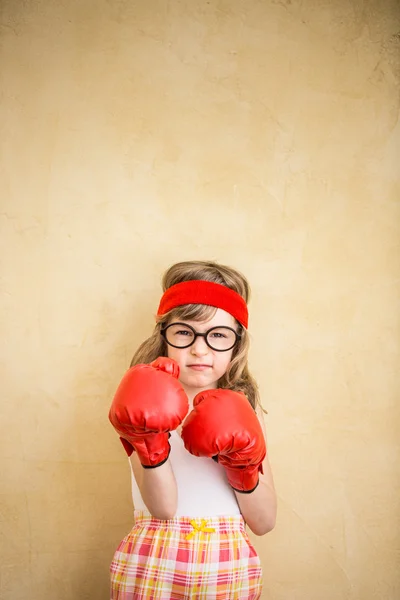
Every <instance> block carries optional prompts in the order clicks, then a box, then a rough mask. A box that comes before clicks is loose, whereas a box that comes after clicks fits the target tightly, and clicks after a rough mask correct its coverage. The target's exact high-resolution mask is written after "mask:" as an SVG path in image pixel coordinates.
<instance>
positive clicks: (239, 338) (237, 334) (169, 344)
mask: <svg viewBox="0 0 400 600" xmlns="http://www.w3.org/2000/svg"><path fill="white" fill-rule="evenodd" d="M172 325H183V326H184V327H188V328H189V329H191V330H192V331H193V334H194V338H193V341H192V342H190V344H188V345H187V346H175V345H174V344H171V343H170V342H169V341H168V340H167V334H166V331H167V329H169V328H170V327H172ZM213 329H229V330H230V331H233V333H234V334H235V341H234V343H233V345H232V346H230V348H226V350H219V349H218V348H213V347H212V346H210V344H209V342H208V341H207V336H208V334H209V333H210V331H213ZM160 334H161V336H162V337H163V338H164V340H165V342H166V343H167V344H168V346H172V348H177V349H178V350H184V349H185V348H190V346H193V344H194V343H195V341H196V340H197V338H198V337H202V338H204V341H205V343H206V344H207V346H208V347H209V348H211V350H214V352H228V351H229V350H232V349H233V348H234V347H235V346H236V344H237V343H238V342H239V340H241V338H242V334H241V333H239V332H237V331H236V330H235V329H233V327H228V326H227V325H216V326H215V327H211V328H210V329H208V331H205V332H204V333H199V332H198V331H196V330H195V328H194V327H192V326H191V325H188V324H187V323H182V322H181V321H176V322H174V323H170V324H169V325H167V326H166V327H163V328H162V329H160Z"/></svg>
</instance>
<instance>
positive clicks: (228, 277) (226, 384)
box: [131, 260, 266, 412]
mask: <svg viewBox="0 0 400 600" xmlns="http://www.w3.org/2000/svg"><path fill="white" fill-rule="evenodd" d="M193 279H201V280H204V281H212V282H214V283H219V284H221V285H225V286H226V287H228V288H231V289H232V290H234V291H235V292H237V293H238V294H239V295H240V296H242V297H243V298H244V300H245V301H246V303H248V301H249V299H250V286H249V283H248V281H247V279H246V278H245V277H244V275H242V273H240V272H239V271H237V270H236V269H233V268H231V267H227V266H226V265H221V264H218V263H216V262H212V261H200V260H196V261H184V262H179V263H176V264H174V265H172V266H171V267H170V268H169V269H168V270H167V271H166V272H165V273H164V276H163V278H162V289H163V292H165V291H166V290H167V289H168V288H170V287H171V286H173V285H175V284H177V283H182V282H184V281H192V280H193ZM216 310H217V309H216V308H214V307H213V306H206V305H204V304H186V305H185V306H178V307H177V308H174V309H173V310H171V311H169V312H168V313H166V314H165V315H162V316H158V317H157V319H156V320H157V322H156V326H155V329H154V331H153V334H152V335H151V336H150V337H149V338H148V339H147V340H145V341H144V342H143V343H142V344H141V345H140V346H139V348H138V349H137V351H136V352H135V354H134V356H133V358H132V361H131V367H132V366H134V365H137V364H142V363H150V362H152V361H153V360H155V359H156V358H157V357H158V356H167V344H166V342H165V340H164V338H163V337H162V335H161V333H160V332H161V329H162V328H163V327H164V326H165V325H166V324H167V323H168V322H173V321H182V320H183V321H185V320H193V321H206V320H209V319H211V318H212V317H213V315H214V314H215V312H216ZM238 325H239V327H240V329H241V337H240V339H239V342H238V343H237V344H236V346H235V347H234V349H233V353H232V360H231V362H230V364H229V366H228V369H227V371H226V373H225V374H224V375H223V376H222V377H221V379H220V380H219V381H218V387H219V388H226V389H230V390H234V391H238V392H243V393H244V394H245V395H246V396H247V398H248V400H249V402H250V404H251V406H252V407H253V408H254V409H255V408H256V406H257V405H259V406H260V407H261V404H260V399H259V392H258V386H257V383H256V381H255V380H254V378H253V377H252V375H251V374H250V371H249V368H248V351H249V345H250V341H249V334H248V332H247V331H246V329H244V328H243V327H242V326H241V325H240V324H238ZM261 408H262V407H261ZM262 410H264V409H263V408H262ZM264 412H266V411H264Z"/></svg>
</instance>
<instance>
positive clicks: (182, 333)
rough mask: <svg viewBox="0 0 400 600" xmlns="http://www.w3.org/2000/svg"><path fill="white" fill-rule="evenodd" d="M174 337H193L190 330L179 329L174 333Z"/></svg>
mask: <svg viewBox="0 0 400 600" xmlns="http://www.w3.org/2000/svg"><path fill="white" fill-rule="evenodd" d="M174 335H193V333H192V332H191V331H190V329H178V331H174Z"/></svg>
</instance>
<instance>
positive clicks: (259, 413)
mask: <svg viewBox="0 0 400 600" xmlns="http://www.w3.org/2000/svg"><path fill="white" fill-rule="evenodd" d="M255 411H256V415H257V417H258V420H259V421H260V425H261V428H262V430H263V433H264V436H265V437H267V431H266V427H265V420H264V415H265V413H264V412H263V410H262V408H261V406H260V405H259V404H257V406H256V408H255Z"/></svg>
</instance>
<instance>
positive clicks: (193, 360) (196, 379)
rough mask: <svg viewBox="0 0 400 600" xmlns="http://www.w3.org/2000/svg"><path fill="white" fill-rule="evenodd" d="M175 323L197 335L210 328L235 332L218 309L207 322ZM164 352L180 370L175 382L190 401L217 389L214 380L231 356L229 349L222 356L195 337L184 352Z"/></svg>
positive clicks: (233, 324)
mask: <svg viewBox="0 0 400 600" xmlns="http://www.w3.org/2000/svg"><path fill="white" fill-rule="evenodd" d="M179 322H180V323H186V324H187V325H191V326H192V327H193V328H194V329H195V330H196V332H198V333H205V332H206V331H208V330H209V329H211V327H232V329H234V330H235V331H236V330H237V324H236V321H235V319H234V318H233V317H232V315H230V314H229V313H227V312H226V311H224V310H222V309H221V308H218V309H217V311H216V313H215V315H214V316H213V317H212V319H210V320H208V321H187V320H185V321H183V320H179ZM167 349H168V357H169V358H172V359H174V360H175V361H176V362H177V363H178V365H179V367H180V376H179V381H180V382H181V384H182V386H183V388H184V389H185V391H186V393H187V395H188V396H189V399H191V400H192V399H193V398H194V396H195V395H196V394H198V393H199V392H201V391H203V390H208V389H213V388H216V387H217V383H218V380H219V379H220V378H221V377H222V376H223V375H224V374H225V373H226V371H227V369H228V366H229V363H230V362H231V358H232V352H233V348H232V349H231V350H227V351H226V352H217V351H215V350H212V349H211V348H210V347H209V346H207V344H206V342H205V339H204V338H203V337H197V338H196V340H195V342H194V344H192V345H191V346H189V347H188V348H174V347H172V346H169V345H168V346H167Z"/></svg>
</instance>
